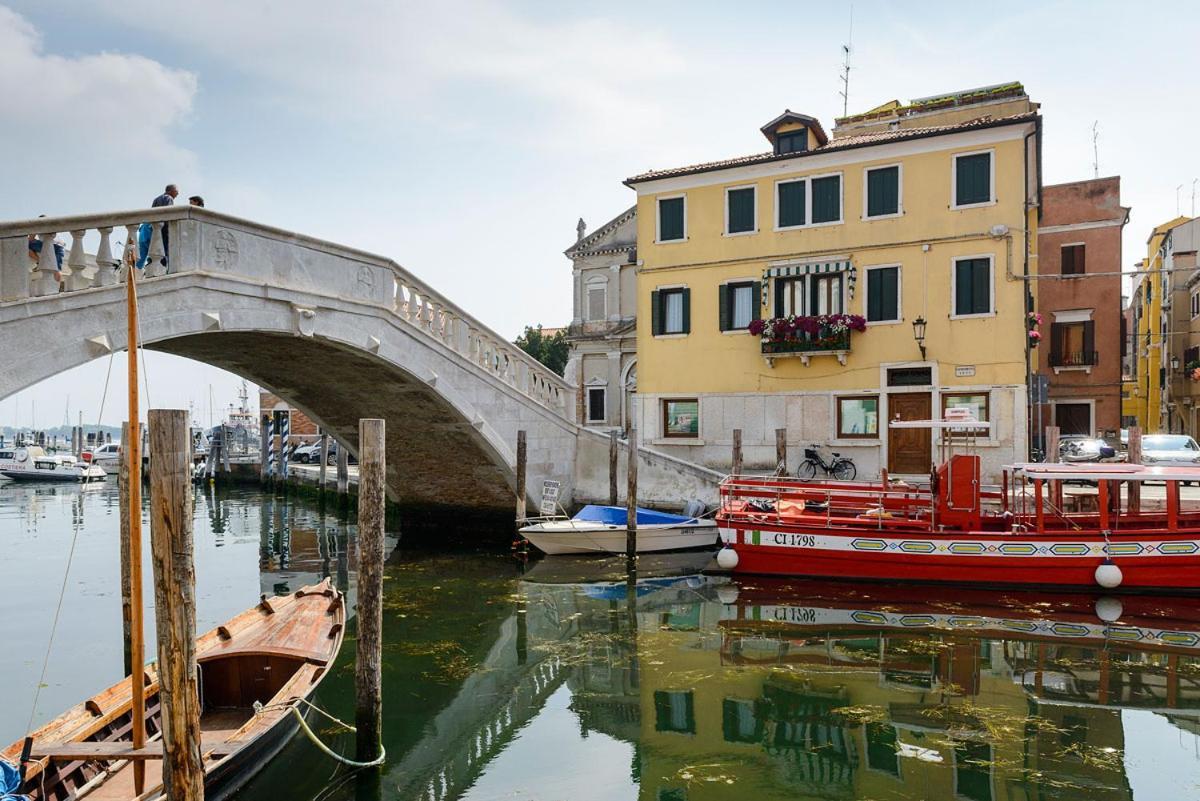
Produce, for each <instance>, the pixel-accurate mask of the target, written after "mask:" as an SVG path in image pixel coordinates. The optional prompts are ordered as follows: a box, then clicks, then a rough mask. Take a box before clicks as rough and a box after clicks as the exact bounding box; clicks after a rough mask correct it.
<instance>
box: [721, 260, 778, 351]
mask: <svg viewBox="0 0 1200 801" xmlns="http://www.w3.org/2000/svg"><path fill="white" fill-rule="evenodd" d="M755 281H762V276H752V275H749V276H746V277H745V278H730V279H729V280H728V281H722V282H721V284H720V285H721V286H723V287H727V289H726V290H725V291H726V292H730V291H732V290H733V289H734V287H735V286H736V285H739V284H740V285H743V286H744V285H745V284H750V300H752V301H753V300H754V282H755ZM758 291H759V299H758V304H759V307H758V308H757V309H755V308H754V304H753V303H751V304H750V319H751V320H753V319H754V315H756V314H759V315H761V314H762V294H761V293H763V292H766V291H767V282H765V281H763V283H762V284H761V285H760V286H759V289H758ZM717 297H720V292H719V291H718V293H717ZM732 300H733V299H732V298H730V302H732ZM729 311H730V315H729V317H730V320H729V322H731V323H732V322H733V314H732V312H733V309H732V308H731V309H730V310H729ZM718 313H719V312H718ZM721 333H722V334H725V335H727V336H728V335H737V334H749V333H750V328H749V326H747V327H746V328H730V329H729V330H727V331H722V332H721Z"/></svg>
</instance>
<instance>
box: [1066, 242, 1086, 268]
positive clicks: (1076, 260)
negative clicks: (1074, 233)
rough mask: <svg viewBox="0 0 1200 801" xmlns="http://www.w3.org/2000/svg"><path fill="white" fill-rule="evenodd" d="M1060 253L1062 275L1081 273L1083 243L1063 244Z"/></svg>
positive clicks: (1082, 266)
mask: <svg viewBox="0 0 1200 801" xmlns="http://www.w3.org/2000/svg"><path fill="white" fill-rule="evenodd" d="M1061 253H1062V274H1063V275H1083V274H1084V272H1086V270H1085V269H1084V261H1083V245H1063V246H1062V249H1061Z"/></svg>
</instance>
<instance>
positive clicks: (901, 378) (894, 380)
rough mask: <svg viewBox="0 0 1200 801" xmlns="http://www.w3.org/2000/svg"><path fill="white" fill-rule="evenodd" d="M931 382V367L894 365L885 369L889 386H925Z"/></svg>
mask: <svg viewBox="0 0 1200 801" xmlns="http://www.w3.org/2000/svg"><path fill="white" fill-rule="evenodd" d="M932 383H933V368H932V367H895V368H893V369H891V370H888V371H887V385H888V386H889V387H927V386H929V385H930V384H932Z"/></svg>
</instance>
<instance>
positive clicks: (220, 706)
mask: <svg viewBox="0 0 1200 801" xmlns="http://www.w3.org/2000/svg"><path fill="white" fill-rule="evenodd" d="M345 622H346V604H345V599H344V596H343V595H342V594H341V593H339V592H338V591H337V590H336V589H334V588H333V586H332V585H331V584H330V582H329V579H325V581H323V582H321V583H320V584H317V585H314V586H310V587H305V588H303V589H301V590H298V591H297V592H295V593H294V594H292V595H286V596H277V597H274V598H267V597H266V596H263V599H262V601H261V602H260V603H259V604H258V605H257V606H255V607H253V608H251V609H247V610H246V611H245V612H242V613H241V614H239V615H238V616H237V617H235V618H233V619H232V620H230V621H229V622H227V623H226V624H225V625H223V626H218V627H217V628H215V629H213V630H212V631H210V632H208V633H207V634H204V635H203V636H201V637H200V638H199V639H197V641H196V659H197V662H198V664H199V669H200V681H199V687H200V701H201V707H202V710H203V711H202V714H201V718H200V729H201V751H202V753H203V756H204V769H205V781H204V789H205V798H206V799H207V800H208V801H220V799H223V798H226V797H228V796H229V795H231V794H232V793H233V792H235V791H236V790H237V789H238V788H240V787H241V786H242V785H243V784H245V783H246V781H247V780H249V779H250V777H251V776H253V775H254V774H255V773H257V772H258V770H259V769H261V768H262V767H263V766H264V765H265V764H266V763H267V761H268V760H270V759H271V757H273V756H274V755H275V754H276V753H277V752H278V751H279V750H280V749H281V748H282V747H283V746H284V745H285V744H286V743H287V741H288V740H289V739H290V738H291V737H292V735H293V734H295V732H296V730H297V728H298V726H299V722H298V721H297V719H296V717H295V715H294V713H293V712H292V710H293V709H297V710H298V711H299V712H301V713H305V712H307V711H308V706H307V704H303V701H306V700H308V699H309V697H310V696H311V695H312V694H313V693H314V692H315V690H316V688H317V685H318V684H320V682H321V680H322V679H323V678H324V677H325V676H326V674H327V673H328V672H329V668H330V666H331V665H332V663H333V660H334V659H335V658H336V657H337V654H338V651H339V649H340V648H341V645H342V637H343V634H344V629H345ZM158 690H159V685H158V677H157V675H156V672H155V671H154V669H153V668H147V669H146V671H145V709H146V715H145V722H146V723H145V726H146V730H147V731H148V732H149V734H150V737H149V739H148V741H147V742H146V744H145V745H144V746H142V747H140V748H135V747H133V743H132V741H131V740H132V738H131V731H132V729H133V725H132V722H133V721H132V716H131V714H130V711H131V707H132V701H133V699H132V691H131V682H129V681H128V680H127V679H122V680H121V681H120V682H118V683H116V684H114V685H113V686H111V687H109V688H108V689H106V690H103V691H102V692H100V693H98V694H96V695H95V696H93V697H92V698H90V699H88V700H87V701H84V702H83V703H81V704H78V705H76V706H74V707H72V708H71V709H69V710H67V711H66V712H64V713H63V714H62V715H60V716H59V717H57V718H55V719H54V720H52V721H50V722H49V723H47V724H46V725H44V726H42V727H41V728H39V729H38V730H37V731H34V732H33V733H31V734H30V735H29V737H30V738H32V749H31V751H30V753H29V755H28V759H27V761H26V762H25V771H26V772H25V782H24V784H23V786H22V788H21V790H20V792H22V793H25V794H27V795H29V797H30V798H31V799H32V801H67V799H90V800H91V801H101V800H102V799H103V801H110V800H112V799H121V800H122V801H132V799H139V800H140V799H154V798H159V797H161V796H162V756H163V749H162V739H161V714H160V712H161V710H160V708H159V697H158ZM260 705H261V706H260ZM25 746H26V740H25V739H22V740H20V741H18V742H16V743H13V744H12V745H11V746H9V747H8V748H7V749H6V750H5V751H3V752H2V753H0V756H2V757H4V758H5V759H7V760H8V761H9V762H11V763H14V764H16V763H17V762H18V761H20V759H21V756H22V751H23V749H24V748H25ZM136 763H142V764H144V765H145V775H146V784H145V792H143V793H142V794H140V795H139V794H138V793H136V792H135V791H134V777H133V773H134V771H133V770H132V767H133V766H134V765H135V764H136Z"/></svg>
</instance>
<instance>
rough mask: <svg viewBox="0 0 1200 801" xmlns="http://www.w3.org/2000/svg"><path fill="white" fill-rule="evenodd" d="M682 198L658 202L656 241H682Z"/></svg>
mask: <svg viewBox="0 0 1200 801" xmlns="http://www.w3.org/2000/svg"><path fill="white" fill-rule="evenodd" d="M683 229H684V225H683V198H681V197H673V198H668V199H667V200H660V201H658V239H659V241H660V242H670V241H672V240H676V239H683Z"/></svg>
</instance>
